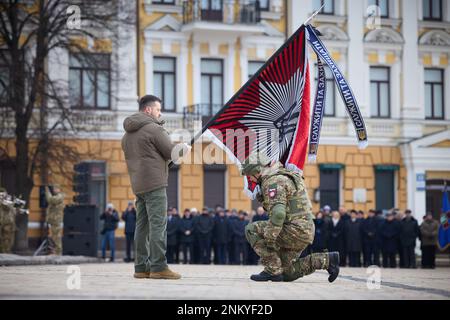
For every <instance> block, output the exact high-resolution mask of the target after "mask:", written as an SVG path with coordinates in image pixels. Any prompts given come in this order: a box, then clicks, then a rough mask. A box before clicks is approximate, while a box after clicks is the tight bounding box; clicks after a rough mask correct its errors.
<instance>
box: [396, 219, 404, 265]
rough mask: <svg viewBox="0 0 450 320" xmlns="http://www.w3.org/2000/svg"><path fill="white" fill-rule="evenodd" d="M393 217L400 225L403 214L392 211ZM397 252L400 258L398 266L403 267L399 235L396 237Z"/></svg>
mask: <svg viewBox="0 0 450 320" xmlns="http://www.w3.org/2000/svg"><path fill="white" fill-rule="evenodd" d="M394 217H395V220H396V221H397V223H398V224H399V225H400V226H401V223H402V221H403V219H404V218H405V214H404V213H403V212H401V211H394ZM397 254H398V256H399V258H400V259H399V260H400V268H404V267H405V262H404V261H403V252H402V242H401V240H400V236H398V237H397Z"/></svg>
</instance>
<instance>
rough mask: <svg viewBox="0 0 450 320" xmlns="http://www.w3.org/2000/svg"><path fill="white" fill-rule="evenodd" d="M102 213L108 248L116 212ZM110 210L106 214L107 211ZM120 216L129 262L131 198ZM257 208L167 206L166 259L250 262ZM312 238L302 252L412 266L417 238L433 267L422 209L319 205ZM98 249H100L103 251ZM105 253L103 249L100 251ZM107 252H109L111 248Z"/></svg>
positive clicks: (259, 216)
mask: <svg viewBox="0 0 450 320" xmlns="http://www.w3.org/2000/svg"><path fill="white" fill-rule="evenodd" d="M106 211H107V212H106V213H105V214H104V215H103V216H102V218H103V219H106V220H105V221H107V222H108V223H106V224H105V226H106V227H105V228H106V229H108V230H105V236H104V242H103V248H104V247H105V246H106V243H108V242H109V243H110V247H111V246H112V248H114V244H113V243H112V242H113V241H111V230H114V228H117V222H118V220H119V217H118V215H117V212H115V210H113V209H112V207H111V206H109V207H108V209H107V210H106ZM108 212H111V213H112V214H108ZM121 218H122V220H124V221H125V235H126V257H125V261H127V262H129V261H133V259H134V258H133V254H132V253H133V250H132V248H133V238H134V228H135V223H136V210H135V208H134V205H133V202H130V203H129V204H128V208H127V209H126V210H125V211H124V212H123V213H122V216H121ZM268 219H269V217H268V215H267V213H266V212H265V210H264V209H263V207H259V208H258V209H257V210H256V211H254V210H252V211H251V212H250V213H249V212H246V211H243V210H239V211H238V210H235V209H232V210H228V209H224V208H222V207H221V206H217V207H216V208H215V209H209V208H203V209H202V211H201V212H200V211H198V210H197V209H196V208H192V209H185V210H184V211H183V214H182V215H180V214H179V213H178V210H177V209H176V208H169V209H168V217H167V252H166V256H167V262H168V263H184V264H210V263H214V264H230V265H240V264H244V265H256V264H258V260H259V257H258V256H257V254H256V253H255V252H254V251H253V249H252V248H251V247H250V245H249V243H248V242H247V240H246V238H245V227H246V225H247V224H248V223H250V222H254V221H260V220H268ZM314 224H315V237H314V242H313V244H312V245H311V246H310V247H308V248H307V249H306V250H305V251H304V253H303V254H305V255H306V254H309V253H311V252H324V251H329V252H332V251H338V252H339V253H340V264H341V266H350V267H361V266H364V267H367V266H369V265H378V266H383V267H390V268H396V267H397V260H398V262H399V266H400V267H401V268H416V255H415V247H416V240H417V239H420V241H421V250H422V267H423V268H434V267H435V251H436V243H437V236H438V229H439V224H438V222H437V221H435V220H433V216H432V214H431V213H427V215H426V216H425V217H424V219H423V222H422V224H421V225H420V227H419V225H418V223H417V220H416V219H415V218H414V217H413V216H412V213H411V211H410V210H405V211H404V212H402V211H400V210H398V209H392V210H390V211H388V212H385V213H384V214H383V212H382V211H376V210H369V212H368V213H367V214H366V213H365V212H363V211H356V210H350V211H348V210H346V209H345V208H344V207H340V208H339V210H331V208H330V207H329V206H324V207H323V208H322V209H321V210H320V211H319V212H317V213H316V214H315V219H314ZM103 252H104V251H103ZM104 255H105V254H104V253H103V256H104ZM112 255H114V254H113V252H112Z"/></svg>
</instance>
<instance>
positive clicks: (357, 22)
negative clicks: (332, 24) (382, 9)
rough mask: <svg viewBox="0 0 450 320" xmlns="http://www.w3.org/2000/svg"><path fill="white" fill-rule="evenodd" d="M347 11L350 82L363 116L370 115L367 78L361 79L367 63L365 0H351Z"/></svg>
mask: <svg viewBox="0 0 450 320" xmlns="http://www.w3.org/2000/svg"><path fill="white" fill-rule="evenodd" d="M347 9H348V12H347V19H348V21H347V31H348V37H349V39H350V40H349V46H348V55H347V59H348V65H349V66H351V68H349V70H348V82H349V83H350V85H351V87H352V90H353V93H354V94H355V97H356V99H357V101H358V103H359V107H360V109H361V114H362V115H363V117H368V116H369V115H370V108H369V96H368V94H367V92H365V87H364V83H365V81H366V80H367V79H361V77H362V76H364V74H365V73H364V72H362V71H363V70H364V69H365V68H367V65H366V64H365V62H364V19H363V16H364V13H365V10H364V2H363V1H360V0H349V1H348V7H347Z"/></svg>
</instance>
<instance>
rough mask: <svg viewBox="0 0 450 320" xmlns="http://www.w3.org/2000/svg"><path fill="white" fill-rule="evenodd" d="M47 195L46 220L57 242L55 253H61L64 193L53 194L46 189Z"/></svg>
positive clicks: (53, 238)
mask: <svg viewBox="0 0 450 320" xmlns="http://www.w3.org/2000/svg"><path fill="white" fill-rule="evenodd" d="M45 197H46V199H47V203H48V207H47V218H46V221H47V224H48V225H49V228H50V231H51V238H52V240H53V241H54V242H55V253H56V254H58V255H60V254H61V237H62V228H61V223H62V221H63V215H64V193H62V192H59V193H57V194H55V195H52V194H51V193H50V191H49V190H48V189H46V190H45Z"/></svg>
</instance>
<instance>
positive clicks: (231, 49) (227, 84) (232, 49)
mask: <svg viewBox="0 0 450 320" xmlns="http://www.w3.org/2000/svg"><path fill="white" fill-rule="evenodd" d="M235 55H236V39H234V41H230V42H228V54H227V57H226V63H225V70H224V72H225V74H224V97H223V100H224V101H223V103H226V102H227V101H228V100H229V99H230V98H231V97H232V96H233V92H234V65H235V63H236V61H235Z"/></svg>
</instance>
